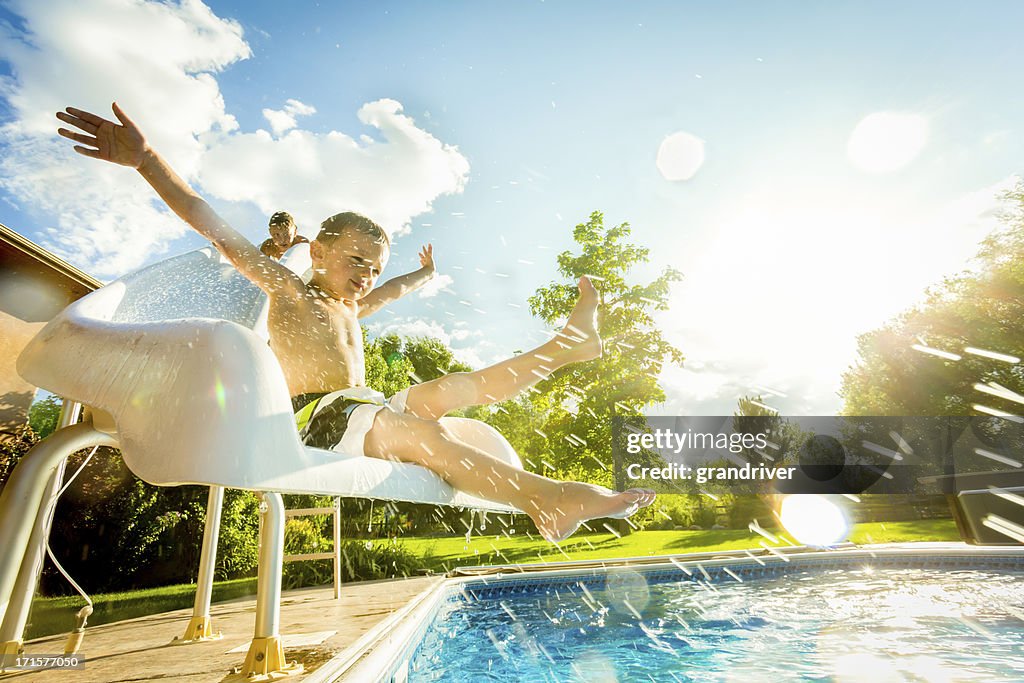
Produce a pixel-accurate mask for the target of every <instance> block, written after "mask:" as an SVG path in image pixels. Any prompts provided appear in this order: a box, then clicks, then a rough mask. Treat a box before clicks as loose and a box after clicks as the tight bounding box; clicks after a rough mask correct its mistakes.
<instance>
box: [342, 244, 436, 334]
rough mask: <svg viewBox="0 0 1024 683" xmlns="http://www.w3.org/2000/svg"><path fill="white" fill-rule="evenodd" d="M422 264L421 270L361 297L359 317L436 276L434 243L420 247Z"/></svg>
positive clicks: (363, 316)
mask: <svg viewBox="0 0 1024 683" xmlns="http://www.w3.org/2000/svg"><path fill="white" fill-rule="evenodd" d="M420 266H421V267H420V269H419V270H414V271H412V272H411V273H406V274H405V275H399V276H398V277H393V278H391V279H390V280H388V281H387V282H385V283H384V284H382V285H381V286H380V287H375V288H374V289H373V291H371V292H370V293H369V294H367V295H366V296H364V297H363V298H362V299H360V300H359V317H360V318H365V317H366V316H368V315H370V314H371V313H374V312H376V311H378V310H379V309H380V308H382V307H384V306H386V305H388V304H389V303H391V302H392V301H394V300H395V299H400V298H401V297H403V296H405V295H406V294H408V293H409V292H411V291H413V290H415V289H419V288H420V287H422V286H423V285H425V284H426V283H427V282H428V281H429V280H430V279H431V278H432V277H434V273H435V272H436V271H437V268H436V267H435V266H434V246H433V245H432V244H428V245H427V246H425V247H423V248H422V249H420Z"/></svg>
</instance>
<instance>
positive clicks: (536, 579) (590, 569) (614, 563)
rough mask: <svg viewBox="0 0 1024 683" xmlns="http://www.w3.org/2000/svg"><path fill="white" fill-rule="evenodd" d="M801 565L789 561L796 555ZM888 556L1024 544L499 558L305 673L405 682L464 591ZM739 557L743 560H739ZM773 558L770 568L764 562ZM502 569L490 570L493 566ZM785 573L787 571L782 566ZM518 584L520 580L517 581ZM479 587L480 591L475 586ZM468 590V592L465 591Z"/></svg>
mask: <svg viewBox="0 0 1024 683" xmlns="http://www.w3.org/2000/svg"><path fill="white" fill-rule="evenodd" d="M794 558H795V559H797V560H798V561H797V563H796V564H791V563H792V560H793V559H794ZM860 558H863V559H866V560H871V561H875V562H877V561H878V560H879V559H881V560H882V562H883V563H885V564H888V563H890V562H892V563H894V562H898V561H899V560H901V559H904V560H905V559H918V560H922V559H927V558H932V559H933V560H934V561H935V562H937V563H939V566H942V563H943V562H945V563H957V562H959V563H962V562H963V561H964V560H973V561H974V562H973V564H976V563H977V561H978V560H980V559H981V560H988V561H989V562H990V563H991V562H995V563H996V564H998V565H1005V566H1008V567H1011V568H1013V569H1021V570H1024V546H1013V545H1000V546H975V545H968V544H965V543H950V542H920V543H882V544H871V545H855V544H852V543H846V544H843V545H842V546H838V547H836V548H832V549H822V548H813V547H806V546H791V547H786V548H774V547H773V548H771V549H770V550H769V549H768V548H760V549H750V550H749V551H746V550H735V551H722V552H701V553H680V554H675V555H658V556H649V557H631V558H620V559H609V560H602V561H587V560H583V561H568V562H559V563H549V564H544V565H522V566H517V565H500V566H495V567H486V566H478V567H460V568H457V569H455V570H453V571H452V572H450V573H449V574H448V575H447V576H448V578H447V579H445V580H443V581H441V582H440V583H438V584H437V585H435V586H432V587H431V588H429V589H427V590H425V591H423V592H422V593H420V594H419V595H417V596H416V597H415V598H413V600H411V601H410V602H409V603H407V604H406V606H405V607H404V608H402V609H401V610H398V611H397V612H395V613H393V614H392V615H391V616H390V617H389V618H387V619H385V620H384V621H383V622H381V623H379V624H378V625H377V627H375V628H374V629H373V630H372V631H371V632H368V633H367V634H366V635H364V637H363V638H361V639H360V640H359V641H358V642H356V643H354V644H353V645H352V646H351V647H349V648H347V649H346V650H345V651H343V652H341V653H339V654H338V655H336V656H335V657H334V658H332V659H331V660H330V661H328V662H327V663H326V664H324V666H322V667H321V668H320V669H318V670H317V671H316V672H315V673H314V675H313V676H312V677H310V678H309V679H308V680H309V681H310V682H312V681H315V682H316V683H329V682H331V681H359V682H360V683H362V682H364V681H378V682H386V681H394V683H404V682H405V681H406V680H407V679H408V675H409V667H410V665H411V662H412V659H413V657H414V655H415V651H416V646H417V644H418V643H419V641H420V640H421V639H422V636H423V634H424V633H425V631H426V629H427V628H428V627H429V625H430V624H431V623H432V621H433V619H434V618H435V617H436V615H437V613H438V612H439V611H440V610H441V608H442V607H443V606H444V605H445V604H447V603H448V602H449V601H450V600H453V599H457V598H458V597H459V596H462V595H469V596H470V597H471V598H474V599H495V598H497V597H498V596H499V595H500V591H503V590H508V591H509V592H511V593H513V594H514V593H516V592H517V590H516V589H517V588H519V591H518V592H520V593H522V592H524V591H525V588H526V587H529V588H530V589H531V590H544V589H546V588H548V587H551V586H554V585H556V584H566V583H570V582H572V581H575V582H578V583H580V584H583V585H585V580H586V579H588V578H589V579H591V580H593V581H602V580H604V579H603V576H604V574H605V572H606V571H607V570H609V569H617V568H628V569H632V570H635V571H641V572H644V573H656V572H672V573H676V574H678V573H680V572H685V574H686V576H687V577H689V578H691V580H696V581H701V580H702V579H703V582H704V583H707V584H712V583H715V582H718V581H721V580H737V581H742V580H743V578H742V577H739V576H738V575H737V574H736V571H740V572H741V573H748V572H750V571H751V570H753V571H762V572H764V571H769V572H771V571H772V570H774V569H777V570H779V571H778V572H775V573H779V572H782V570H784V569H785V568H786V567H787V565H789V569H788V570H786V571H791V570H793V569H795V568H797V567H807V566H818V567H825V566H828V565H830V564H838V563H837V562H836V561H837V560H839V561H841V563H842V564H850V563H851V562H855V561H856V560H857V559H860ZM738 563H739V564H738ZM769 565H771V566H772V569H768V570H766V569H764V568H766V567H768V566H769ZM492 569H494V570H497V571H494V572H493V573H485V572H488V570H492ZM782 573H784V572H782ZM517 584H519V586H517ZM473 588H477V590H473ZM467 591H468V593H467Z"/></svg>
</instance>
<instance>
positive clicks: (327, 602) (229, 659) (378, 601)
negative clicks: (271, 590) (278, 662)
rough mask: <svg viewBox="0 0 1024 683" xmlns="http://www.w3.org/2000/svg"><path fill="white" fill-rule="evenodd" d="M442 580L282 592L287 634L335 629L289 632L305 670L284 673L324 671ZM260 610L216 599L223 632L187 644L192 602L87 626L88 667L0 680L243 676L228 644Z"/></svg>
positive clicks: (29, 646)
mask: <svg viewBox="0 0 1024 683" xmlns="http://www.w3.org/2000/svg"><path fill="white" fill-rule="evenodd" d="M442 581H444V578H443V577H421V578H411V579H396V580H389V581H362V582H358V583H351V584H345V585H343V586H342V589H341V599H340V600H335V599H334V595H333V589H332V588H331V587H323V588H307V589H301V590H295V591H287V592H285V593H284V594H283V595H282V600H281V633H282V635H283V636H285V638H289V637H296V636H301V635H302V634H317V633H320V634H322V633H323V632H325V631H336V633H335V634H334V635H331V636H329V637H327V638H326V639H325V640H323V642H321V643H318V644H309V645H296V646H291V647H290V646H289V644H288V640H287V639H286V640H285V656H286V657H287V658H288V660H289V661H291V660H298V661H299V662H300V663H302V664H303V665H304V666H305V668H306V671H305V672H304V673H303V674H301V675H299V676H293V677H291V678H288V679H285V680H288V681H315V680H321V679H323V678H324V674H326V673H327V672H326V671H320V672H319V673H318V670H319V669H321V667H323V665H324V664H325V663H326V662H328V661H329V660H331V659H332V658H334V657H335V656H337V655H339V654H341V653H343V652H344V651H345V650H346V649H348V648H350V647H352V646H353V645H354V644H356V643H357V642H358V641H359V639H360V638H361V637H363V636H364V635H365V634H367V633H368V632H370V631H371V630H372V629H373V628H374V627H375V626H378V625H379V624H380V623H381V622H382V621H384V620H385V619H386V618H387V617H388V616H390V615H392V614H393V613H395V612H396V611H398V610H400V609H401V608H402V607H404V606H405V605H406V604H407V603H409V602H410V601H411V600H412V599H413V598H415V597H416V596H418V595H420V594H422V593H424V592H425V591H428V590H431V589H433V588H434V587H436V586H437V585H438V584H440V583H441V582H442ZM255 611H256V599H255V597H254V596H253V597H247V598H239V599H237V600H232V601H228V602H221V603H216V604H214V605H213V607H212V609H211V610H210V612H211V617H212V620H213V629H214V631H220V632H222V633H223V635H224V637H223V638H222V639H220V640H211V641H207V642H203V643H195V644H188V645H171V644H170V643H171V641H172V640H173V639H174V638H176V637H179V638H180V637H181V635H182V634H183V633H184V632H185V626H186V625H187V624H188V621H189V618H190V617H191V616H192V610H191V608H189V609H182V610H176V611H173V612H163V613H161V614H153V615H150V616H146V617H139V618H137V619H129V620H126V621H118V622H114V623H111V624H103V625H100V626H88V627H87V628H86V631H85V640H84V641H83V643H82V648H81V650H80V651H79V654H80V655H81V656H83V657H85V660H86V661H85V664H84V668H82V669H77V670H75V669H60V670H57V669H50V670H43V671H18V672H10V673H6V674H2V675H0V681H3V682H4V683H7V681H26V682H30V683H36V682H37V681H40V682H41V681H61V683H64V682H67V683H120V682H127V681H153V680H174V681H187V682H188V683H208V682H210V683H212V682H213V681H245V680H246V679H245V677H243V676H240V675H232V673H231V670H232V668H233V667H240V666H241V665H242V662H243V661H244V660H245V649H243V650H242V651H241V652H229V650H232V649H234V648H236V647H238V646H243V647H245V648H247V647H248V643H249V641H250V639H251V638H252V633H253V623H254V622H253V620H254V615H255ZM66 640H67V634H61V635H56V636H47V637H45V638H39V639H36V640H32V641H29V642H28V643H26V644H25V654H27V655H32V654H37V655H43V654H46V655H54V654H60V653H61V652H63V651H64V643H65V641H66ZM325 668H330V667H325ZM328 680H329V678H328Z"/></svg>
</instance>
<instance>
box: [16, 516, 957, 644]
mask: <svg viewBox="0 0 1024 683" xmlns="http://www.w3.org/2000/svg"><path fill="white" fill-rule="evenodd" d="M773 533H778V532H777V531H775V530H773ZM760 540H762V539H761V537H759V536H756V535H754V534H752V533H750V532H749V531H747V530H731V529H725V530H716V531H641V532H637V533H633V534H630V535H628V536H623V537H622V538H616V537H615V536H614V535H612V534H610V533H588V534H577V535H575V536H573V537H572V538H570V539H569V540H568V541H567V542H565V543H563V544H562V545H561V549H560V550H559V549H558V548H556V547H555V546H552V545H551V544H549V543H547V542H546V541H543V540H541V539H539V538H537V537H534V538H532V539H530V538H527V537H525V536H518V535H512V536H504V535H501V536H498V537H495V536H486V535H485V536H474V537H472V538H471V539H470V541H469V543H467V542H466V539H465V538H463V537H461V536H457V537H453V538H406V539H403V541H402V543H403V545H404V547H405V548H406V549H407V550H408V551H409V552H411V553H413V554H415V555H418V556H420V557H422V558H423V560H424V564H425V566H426V567H427V568H428V569H432V570H434V571H437V572H443V571H447V570H448V569H449V568H452V567H457V566H466V565H479V564H510V563H520V562H521V563H528V562H558V561H563V560H598V559H611V558H620V557H634V556H643V555H679V554H683V553H696V552H707V551H721V550H739V549H742V548H757V547H759V541H760ZM850 540H851V541H853V542H854V543H896V542H905V541H959V540H960V536H959V534H957V531H956V525H955V524H954V523H953V521H952V520H949V519H933V520H921V521H914V522H885V523H871V524H858V525H857V526H856V527H855V528H854V530H853V533H852V534H851V536H850ZM195 591H196V587H195V584H183V585H177V586H164V587H161V588H148V589H143V590H137V591H129V592H125V593H108V594H105V595H95V596H92V599H93V605H94V610H95V611H94V612H93V614H92V616H91V617H89V624H90V625H93V626H96V625H99V624H105V623H109V622H112V621H120V620H123V619H132V618H135V617H141V616H145V615H147V614H158V613H160V612H167V611H170V610H175V609H182V608H185V607H191V605H192V602H193V600H194V598H195ZM255 593H256V579H255V578H249V579H236V580H233V581H218V582H216V583H214V585H213V601H214V602H221V601H224V600H231V599H234V598H238V597H243V596H247V595H254V594H255ZM83 604H84V602H83V600H82V599H81V598H80V597H78V596H72V597H60V598H36V599H35V600H34V601H33V603H32V605H33V607H32V614H31V624H30V625H29V628H28V630H27V632H26V638H38V637H41V636H44V635H51V634H54V633H67V632H70V631H71V630H72V629H73V628H74V627H75V617H74V615H75V612H77V611H78V610H79V609H81V607H82V606H83ZM181 628H182V632H183V633H184V628H185V622H184V621H183V622H182V625H181Z"/></svg>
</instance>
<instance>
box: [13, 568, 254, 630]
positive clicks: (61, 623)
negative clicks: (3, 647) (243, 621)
mask: <svg viewBox="0 0 1024 683" xmlns="http://www.w3.org/2000/svg"><path fill="white" fill-rule="evenodd" d="M255 594H256V577H252V578H248V579H233V580H231V581H215V582H214V584H213V602H223V601H225V600H233V599H235V598H240V597H243V596H246V595H255ZM195 596H196V585H195V584H194V583H186V584H179V585H176V586H161V587H159V588H143V589H140V590H136V591H126V592H124V593H101V594H98V595H91V596H89V597H91V598H92V602H93V613H92V615H91V616H90V617H89V621H88V625H87V627H88V626H99V625H100V624H108V623H110V622H113V621H122V620H124V619H134V618H136V617H144V616H146V615H148V614H159V613H160V612H169V611H171V610H176V609H183V608H185V607H191V606H192V604H193V602H194V601H195ZM84 606H85V601H84V600H83V599H82V598H81V597H79V596H77V595H72V596H65V597H59V598H40V597H37V598H36V599H35V600H33V601H32V612H31V613H30V614H29V625H28V627H27V629H26V631H25V639H26V640H28V639H30V638H40V637H42V636H48V635H52V634H54V633H69V632H70V631H71V630H72V629H74V628H75V625H76V624H75V613H76V612H78V610H80V609H82V607H84ZM185 623H186V622H182V625H181V629H182V634H184V632H185Z"/></svg>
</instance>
